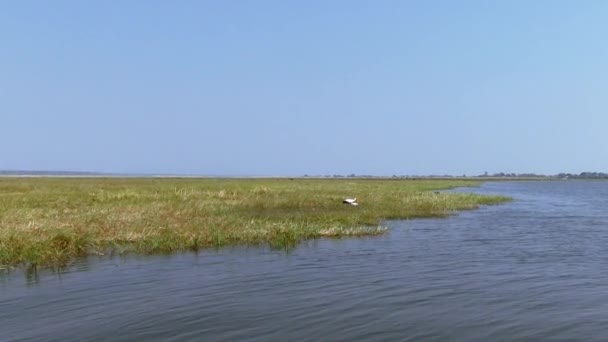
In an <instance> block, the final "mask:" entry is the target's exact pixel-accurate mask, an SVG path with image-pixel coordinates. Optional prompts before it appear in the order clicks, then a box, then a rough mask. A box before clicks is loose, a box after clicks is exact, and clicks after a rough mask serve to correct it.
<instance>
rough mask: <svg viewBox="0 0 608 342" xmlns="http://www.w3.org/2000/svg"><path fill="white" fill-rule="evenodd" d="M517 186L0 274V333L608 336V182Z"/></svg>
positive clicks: (76, 336)
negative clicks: (285, 232) (357, 219)
mask: <svg viewBox="0 0 608 342" xmlns="http://www.w3.org/2000/svg"><path fill="white" fill-rule="evenodd" d="M459 191H474V192H480V193H492V194H502V195H507V196H512V197H514V198H515V201H514V202H512V203H508V204H505V205H500V206H494V207H485V208H482V209H480V210H476V211H470V212H463V213H460V214H458V215H457V216H454V217H451V218H448V219H426V220H411V221H399V222H390V223H389V225H390V227H391V231H390V233H389V234H388V235H386V236H382V237H374V238H361V239H359V238H355V239H342V240H317V241H312V242H307V243H304V244H302V245H301V246H299V247H298V248H296V249H295V250H293V251H291V252H290V253H289V254H286V253H285V252H281V251H272V250H268V249H261V248H236V249H233V248H226V249H221V250H219V251H203V252H201V253H199V254H198V255H195V254H179V255H173V256H151V257H127V258H124V259H120V258H114V259H107V258H106V259H96V258H90V259H88V260H83V261H81V262H79V263H78V264H76V265H75V266H73V267H70V268H69V269H66V270H63V271H60V272H55V273H53V272H51V271H41V272H38V273H35V274H34V273H29V274H27V273H24V272H22V271H13V272H10V273H6V272H4V273H2V274H0V341H93V340H94V341H190V340H192V341H288V340H292V341H338V340H340V341H353V340H357V341H447V340H450V341H502V340H509V341H511V340H518V341H543V340H551V341H555V340H563V341H575V340H576V341H607V340H608V273H607V272H606V269H607V267H606V266H607V265H608V182H591V181H564V182H504V183H501V182H497V183H487V184H485V185H483V186H482V187H481V188H479V189H464V190H459Z"/></svg>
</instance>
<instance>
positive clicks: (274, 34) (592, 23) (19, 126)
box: [0, 0, 608, 175]
mask: <svg viewBox="0 0 608 342" xmlns="http://www.w3.org/2000/svg"><path fill="white" fill-rule="evenodd" d="M607 18H608V2H607V1H548V0H545V1H527V0H525V1H506V0H505V1H433V0H432V1H422V0H421V1H352V0H348V1H265V0H260V1H222V0H217V1H143V0H142V1H80V0H79V1H60V0H55V1H27V0H19V1H3V2H0V146H1V147H2V148H1V150H0V152H1V153H0V169H28V170H32V169H36V170H40V169H46V170H48V169H51V170H79V171H101V172H132V173H190V174H192V173H194V174H216V175H217V174H229V175H301V174H305V173H307V174H327V173H331V174H334V173H341V174H345V173H357V174H374V175H392V174H479V173H483V172H484V171H488V172H491V173H492V172H499V171H505V172H539V173H556V172H560V171H565V172H581V171H587V170H589V171H608V133H607V132H608V25H607Z"/></svg>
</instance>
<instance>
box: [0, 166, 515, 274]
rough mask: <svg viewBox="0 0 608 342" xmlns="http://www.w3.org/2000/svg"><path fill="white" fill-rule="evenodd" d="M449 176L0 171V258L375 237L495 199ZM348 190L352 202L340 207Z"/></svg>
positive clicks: (42, 259) (50, 258) (40, 260)
mask: <svg viewBox="0 0 608 342" xmlns="http://www.w3.org/2000/svg"><path fill="white" fill-rule="evenodd" d="M476 184H477V183H475V182H471V181H450V180H417V181H411V180H361V179H357V180H348V179H343V180H304V179H295V180H289V179H95V178H88V179H87V178H80V179H74V178H3V179H2V178H0V265H28V266H31V265H55V264H63V263H66V262H69V261H70V260H72V259H73V258H75V257H78V256H84V255H88V254H100V253H108V252H112V253H113V252H117V253H124V252H137V253H165V252H172V251H177V250H196V249H199V248H205V247H214V246H223V245H235V244H247V245H250V244H269V245H271V246H274V247H279V248H283V247H287V246H292V245H294V244H296V243H297V242H298V241H301V240H303V239H310V238H317V237H341V236H360V235H374V234H382V233H383V232H384V231H385V229H384V228H382V227H380V226H379V224H380V223H381V222H382V221H383V220H387V219H406V218H419V217H441V216H446V215H449V214H450V213H452V212H454V211H455V210H461V209H474V208H476V207H477V206H478V205H480V204H495V203H499V202H502V201H505V200H507V199H506V198H504V197H495V196H480V195H473V194H454V193H437V192H436V191H435V190H440V189H448V188H453V187H459V186H473V185H476ZM344 197H357V198H358V201H359V203H360V206H359V207H353V206H348V205H344V204H342V203H341V200H342V199H343V198H344Z"/></svg>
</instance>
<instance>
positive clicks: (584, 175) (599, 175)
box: [303, 172, 608, 179]
mask: <svg viewBox="0 0 608 342" xmlns="http://www.w3.org/2000/svg"><path fill="white" fill-rule="evenodd" d="M303 177H305V178H308V177H310V178H397V179H417V178H553V179H555V178H557V179H608V173H604V172H581V173H579V174H574V173H559V174H557V175H545V174H538V173H514V172H512V173H508V172H498V173H494V174H489V173H487V172H486V173H484V174H482V175H471V176H468V175H466V174H464V175H458V176H454V175H417V176H412V175H392V176H391V177H378V176H373V175H357V174H354V173H351V174H348V175H341V174H333V175H307V174H306V175H304V176H303Z"/></svg>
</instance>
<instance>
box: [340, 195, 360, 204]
mask: <svg viewBox="0 0 608 342" xmlns="http://www.w3.org/2000/svg"><path fill="white" fill-rule="evenodd" d="M342 203H346V204H350V205H354V206H357V205H359V203H357V197H355V198H345V199H344V200H343V201H342Z"/></svg>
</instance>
